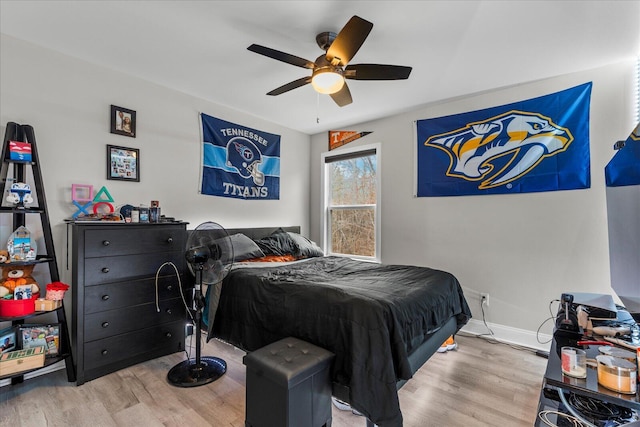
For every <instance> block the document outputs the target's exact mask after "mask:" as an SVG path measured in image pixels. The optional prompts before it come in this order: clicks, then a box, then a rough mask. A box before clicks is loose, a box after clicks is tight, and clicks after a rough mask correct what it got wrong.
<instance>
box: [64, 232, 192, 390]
mask: <svg viewBox="0 0 640 427" xmlns="http://www.w3.org/2000/svg"><path fill="white" fill-rule="evenodd" d="M71 228H72V234H73V237H72V244H73V253H72V256H73V278H72V302H73V315H72V317H73V319H72V334H71V335H72V350H73V356H74V361H75V362H76V378H77V384H78V385H80V384H83V383H84V382H86V381H89V380H92V379H94V378H98V377H100V376H103V375H106V374H108V373H111V372H114V371H117V370H119V369H122V368H125V367H127V366H131V365H134V364H136V363H140V362H143V361H145V360H149V359H153V358H156V357H159V356H164V355H167V354H170V353H175V352H178V351H182V350H184V342H185V323H186V317H187V315H186V308H185V306H184V304H183V301H182V297H181V295H180V285H179V282H178V276H177V275H176V271H175V270H174V268H173V267H172V266H171V265H169V264H166V265H164V266H163V264H165V263H168V262H171V263H173V264H174V265H175V266H176V267H177V270H178V272H179V273H180V274H181V283H182V285H183V287H186V286H185V281H186V280H189V279H188V278H185V277H186V276H187V277H188V276H189V275H188V274H187V275H185V272H186V266H185V260H184V247H185V242H186V237H187V232H186V223H179V222H177V223H158V224H127V223H74V224H72V225H71ZM161 267H162V268H161ZM159 269H160V270H159ZM158 270H159V274H158V278H157V286H156V274H157V273H158ZM187 294H188V293H187V292H185V296H186V295H187Z"/></svg>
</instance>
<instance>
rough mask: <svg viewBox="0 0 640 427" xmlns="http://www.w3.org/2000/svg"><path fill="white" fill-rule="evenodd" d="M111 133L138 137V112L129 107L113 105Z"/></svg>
mask: <svg viewBox="0 0 640 427" xmlns="http://www.w3.org/2000/svg"><path fill="white" fill-rule="evenodd" d="M111 133H117V134H118V135H124V136H130V137H132V138H135V137H136V112H135V111H133V110H129V109H128V108H122V107H118V106H115V105H112V106H111Z"/></svg>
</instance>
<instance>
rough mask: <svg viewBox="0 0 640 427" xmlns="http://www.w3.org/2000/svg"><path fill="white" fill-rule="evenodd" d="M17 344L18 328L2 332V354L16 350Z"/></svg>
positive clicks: (0, 341)
mask: <svg viewBox="0 0 640 427" xmlns="http://www.w3.org/2000/svg"><path fill="white" fill-rule="evenodd" d="M17 343H18V335H17V328H15V327H10V328H7V329H3V330H1V331H0V353H6V352H8V351H13V350H16V349H17Z"/></svg>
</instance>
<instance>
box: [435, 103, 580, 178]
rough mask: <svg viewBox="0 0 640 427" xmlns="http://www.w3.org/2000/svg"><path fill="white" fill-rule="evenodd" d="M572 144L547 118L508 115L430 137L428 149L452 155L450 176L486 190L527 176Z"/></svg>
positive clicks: (518, 114)
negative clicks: (546, 158)
mask: <svg viewBox="0 0 640 427" xmlns="http://www.w3.org/2000/svg"><path fill="white" fill-rule="evenodd" d="M572 141H573V136H572V135H571V132H569V130H568V129H566V128H563V127H560V126H558V125H556V124H555V123H553V121H552V120H551V119H550V118H548V117H545V116H543V115H541V114H537V113H530V112H523V111H509V112H507V113H504V114H501V115H499V116H496V117H492V118H490V119H487V120H484V121H482V122H475V123H468V124H467V125H466V126H464V127H463V128H460V129H456V130H454V131H451V132H447V133H443V134H440V135H434V136H431V137H429V139H427V141H426V142H425V145H426V146H429V147H436V148H439V149H441V150H444V151H445V152H446V153H447V154H448V155H449V157H450V163H449V168H448V170H447V176H453V177H457V178H461V179H465V180H468V181H482V182H481V183H480V185H479V186H478V189H480V190H484V189H487V188H493V187H498V186H501V185H505V184H507V183H509V182H511V181H514V180H515V179H518V178H519V177H521V176H523V175H526V174H527V173H528V172H529V171H530V170H532V169H533V168H535V167H536V165H538V163H540V162H541V161H542V160H543V159H544V158H545V157H550V156H553V155H556V154H558V153H561V152H563V151H565V150H566V149H567V148H568V147H569V144H571V142H572Z"/></svg>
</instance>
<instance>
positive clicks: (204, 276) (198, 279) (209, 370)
mask: <svg viewBox="0 0 640 427" xmlns="http://www.w3.org/2000/svg"><path fill="white" fill-rule="evenodd" d="M184 256H185V258H186V260H187V263H188V265H189V270H191V273H192V274H194V276H195V292H194V297H193V308H192V311H193V313H194V316H195V318H194V320H195V323H196V357H195V360H194V359H191V358H189V359H187V360H185V361H183V362H181V363H179V364H177V365H176V366H174V367H173V368H171V370H169V373H168V374H167V380H168V381H169V383H171V384H172V385H175V386H178V387H196V386H201V385H205V384H209V383H211V382H213V381H215V380H217V379H218V378H220V377H221V376H222V375H224V373H225V372H226V371H227V363H226V362H225V361H224V360H222V359H219V358H217V357H201V356H200V343H201V341H202V338H201V333H202V332H201V331H202V310H203V308H204V306H205V300H204V296H203V293H202V285H203V284H207V285H209V286H220V283H221V282H222V279H224V278H225V276H226V275H227V273H229V270H230V269H231V266H232V265H233V257H234V255H233V245H232V243H231V238H230V237H229V234H228V233H227V231H226V230H225V229H224V228H223V227H222V226H220V225H219V224H217V223H215V222H205V223H202V224H200V225H199V226H198V227H196V229H195V230H193V231H191V233H190V234H189V238H188V239H187V245H186V250H185V254H184ZM212 294H213V293H212ZM210 321H211V322H212V321H213V319H210Z"/></svg>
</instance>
